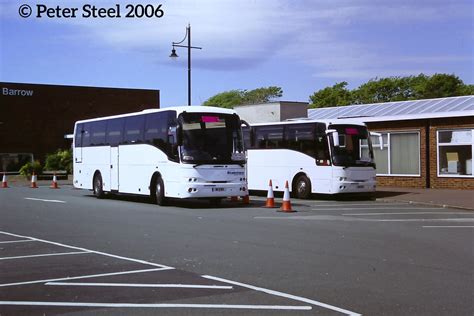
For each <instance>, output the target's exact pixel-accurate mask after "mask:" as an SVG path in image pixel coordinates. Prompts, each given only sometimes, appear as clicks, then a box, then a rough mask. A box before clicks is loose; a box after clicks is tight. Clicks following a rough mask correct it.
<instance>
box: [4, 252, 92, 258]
mask: <svg viewBox="0 0 474 316" xmlns="http://www.w3.org/2000/svg"><path fill="white" fill-rule="evenodd" d="M86 253H90V252H89V251H77V252H56V253H44V254H40V255H29V256H16V257H0V260H13V259H26V258H37V257H50V256H66V255H80V254H86Z"/></svg>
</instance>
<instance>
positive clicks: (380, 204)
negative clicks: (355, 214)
mask: <svg viewBox="0 0 474 316" xmlns="http://www.w3.org/2000/svg"><path fill="white" fill-rule="evenodd" d="M319 205H321V206H324V207H326V206H328V207H331V206H332V207H340V206H375V207H384V206H396V205H399V206H408V205H410V204H408V203H393V204H392V203H390V204H389V203H370V204H369V203H359V204H354V203H341V204H319ZM311 206H315V205H311Z"/></svg>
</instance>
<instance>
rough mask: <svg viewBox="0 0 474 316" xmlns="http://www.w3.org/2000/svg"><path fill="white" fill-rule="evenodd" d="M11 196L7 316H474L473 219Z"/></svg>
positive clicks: (353, 204) (3, 204) (432, 212)
mask: <svg viewBox="0 0 474 316" xmlns="http://www.w3.org/2000/svg"><path fill="white" fill-rule="evenodd" d="M263 202H264V199H263V198H261V197H258V198H255V197H252V202H251V204H250V205H248V206H247V205H242V204H240V203H233V202H230V201H226V202H225V203H223V205H221V206H219V207H210V206H209V205H208V204H207V203H206V202H205V201H185V202H183V201H177V202H176V203H175V204H176V205H174V206H168V207H159V206H156V205H153V204H150V203H149V202H148V201H147V199H143V198H135V197H133V198H130V197H123V196H119V197H110V198H106V199H103V200H97V199H95V198H94V197H93V196H92V195H91V192H89V191H83V190H74V189H72V188H71V187H62V188H61V189H60V190H52V189H49V188H48V187H40V188H39V189H29V188H24V187H13V188H9V189H0V315H2V316H4V315H55V314H65V315H157V314H160V315H223V314H225V315H357V314H363V315H473V314H474V303H473V299H472V293H473V290H474V284H473V278H472V276H473V267H474V242H473V240H474V239H473V237H474V235H473V233H474V229H473V228H474V212H472V211H464V210H459V209H448V208H439V207H433V206H419V205H412V204H408V203H396V202H380V201H360V200H357V201H354V200H352V201H336V200H312V201H302V200H292V204H293V208H294V209H296V210H297V211H298V212H296V213H281V212H277V210H276V209H265V208H262V207H261V206H262V205H263Z"/></svg>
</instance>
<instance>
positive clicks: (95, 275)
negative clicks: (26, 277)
mask: <svg viewBox="0 0 474 316" xmlns="http://www.w3.org/2000/svg"><path fill="white" fill-rule="evenodd" d="M173 269H174V268H171V267H166V268H156V269H142V270H131V271H121V272H110V273H101V274H89V275H80V276H75V277H65V278H56V279H46V280H34V281H25V282H16V283H5V284H0V287H6V286H16V285H26V284H35V283H47V282H55V281H69V280H79V279H88V278H98V277H105V276H113V275H123V274H134V273H143V272H155V271H165V270H173Z"/></svg>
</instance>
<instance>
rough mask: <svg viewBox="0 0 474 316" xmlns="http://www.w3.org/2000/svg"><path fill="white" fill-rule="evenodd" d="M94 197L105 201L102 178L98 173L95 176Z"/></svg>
mask: <svg viewBox="0 0 474 316" xmlns="http://www.w3.org/2000/svg"><path fill="white" fill-rule="evenodd" d="M93 189H94V195H95V197H96V198H98V199H103V198H104V189H103V187H102V176H101V175H100V173H99V172H98V173H96V174H95V176H94V185H93Z"/></svg>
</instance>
